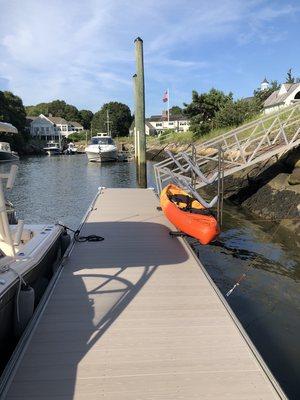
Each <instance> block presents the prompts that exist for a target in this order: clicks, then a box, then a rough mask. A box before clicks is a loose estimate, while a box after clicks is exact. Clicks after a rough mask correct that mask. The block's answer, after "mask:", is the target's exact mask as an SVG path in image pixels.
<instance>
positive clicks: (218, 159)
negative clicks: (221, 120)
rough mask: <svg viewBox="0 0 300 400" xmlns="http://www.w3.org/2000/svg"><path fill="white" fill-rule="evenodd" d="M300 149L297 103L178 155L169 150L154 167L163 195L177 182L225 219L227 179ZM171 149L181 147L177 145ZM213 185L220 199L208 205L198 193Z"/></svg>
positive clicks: (193, 146)
mask: <svg viewBox="0 0 300 400" xmlns="http://www.w3.org/2000/svg"><path fill="white" fill-rule="evenodd" d="M299 145H300V103H295V104H294V105H292V106H290V107H285V108H283V109H281V110H280V111H278V112H277V113H272V114H268V115H265V116H263V117H262V118H260V119H258V120H256V121H253V122H249V123H247V124H245V125H243V126H241V127H239V128H236V129H233V130H231V131H229V132H227V133H225V134H222V135H220V136H218V137H216V138H213V139H211V140H208V141H206V142H202V143H199V144H196V145H194V144H191V145H189V146H188V148H187V149H186V150H185V151H181V152H179V153H176V154H174V153H172V152H171V151H169V150H167V149H166V146H165V147H164V152H165V153H166V156H167V157H166V158H165V159H164V160H163V161H160V162H158V163H156V164H155V165H154V172H155V179H156V186H157V190H158V192H159V193H160V192H161V191H162V189H163V188H164V187H165V186H166V185H167V184H169V183H170V182H172V181H173V182H174V183H177V184H178V185H179V186H181V187H182V188H183V189H184V190H187V191H188V192H189V193H190V194H191V195H193V196H194V197H195V198H196V199H197V200H199V201H200V202H201V203H202V204H203V205H204V206H205V207H208V208H210V207H213V206H215V205H216V204H217V207H218V214H219V217H220V218H221V213H222V205H223V199H222V197H223V188H224V186H223V179H224V178H225V177H227V176H230V175H232V174H234V173H236V172H238V171H241V170H243V169H245V168H248V167H252V166H254V165H255V164H258V163H261V162H264V161H267V160H269V159H270V158H271V157H274V156H276V157H281V156H282V155H283V154H285V153H286V152H287V151H289V150H291V149H293V148H295V147H297V146H299ZM170 146H173V148H174V149H176V147H178V146H177V145H176V143H173V144H171V143H170ZM211 184H217V195H216V196H215V197H214V198H213V199H212V200H211V201H206V200H205V199H203V197H202V196H201V195H200V194H199V193H198V189H201V188H202V187H205V186H207V185H211Z"/></svg>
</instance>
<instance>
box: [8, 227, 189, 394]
mask: <svg viewBox="0 0 300 400" xmlns="http://www.w3.org/2000/svg"><path fill="white" fill-rule="evenodd" d="M81 234H82V235H87V234H88V235H90V234H96V235H101V236H103V237H104V238H105V240H104V241H103V242H93V243H89V242H85V243H77V244H76V245H75V247H74V250H73V252H72V253H71V256H70V258H69V261H68V262H67V263H66V265H65V267H64V271H63V274H62V276H61V277H60V280H59V282H58V284H57V286H56V288H55V291H54V293H53V296H52V298H51V299H50V302H49V304H48V306H47V309H46V311H45V314H44V315H43V318H42V321H41V323H40V326H39V327H38V329H37V332H36V334H35V336H34V338H33V341H32V344H31V346H29V348H28V352H27V355H26V356H28V357H26V358H25V365H21V369H20V371H19V373H18V374H17V377H16V378H17V384H16V385H14V384H13V385H12V387H11V392H10V395H11V396H12V397H13V396H14V395H16V394H17V393H21V392H22V396H23V397H22V398H24V399H30V398H33V397H34V396H37V397H38V398H40V399H50V398H52V397H55V396H62V397H63V398H64V399H73V398H74V397H75V388H76V393H77V389H78V386H80V384H81V383H80V379H79V380H78V376H79V375H80V377H84V378H89V376H86V375H85V372H84V371H83V370H84V369H85V366H86V365H89V367H88V368H91V371H92V372H91V375H92V376H93V378H91V379H92V381H91V382H93V384H95V386H94V388H93V389H91V390H92V391H93V390H95V391H96V387H100V386H101V382H102V378H103V376H104V375H105V372H104V375H102V371H101V366H103V359H102V356H103V354H104V357H105V352H107V351H110V348H109V344H108V343H109V341H110V340H113V341H114V343H115V344H117V346H118V345H119V343H118V342H116V340H118V339H116V338H115V337H114V336H112V339H110V337H109V340H107V335H109V334H110V329H114V331H113V332H114V333H113V335H115V334H116V328H118V329H117V331H118V330H119V329H120V330H121V332H124V335H128V332H129V331H128V329H127V328H128V327H129V328H130V323H131V322H130V320H126V318H122V321H121V320H120V324H119V317H120V316H121V314H122V313H123V312H124V310H126V308H127V307H128V305H129V304H130V303H131V302H132V301H133V300H134V299H135V297H136V296H137V295H138V294H139V293H140V291H141V290H142V289H143V288H144V287H145V286H146V285H147V283H149V280H150V279H151V278H152V277H153V275H154V273H155V272H156V271H157V270H158V269H162V268H168V270H169V271H170V268H171V270H172V269H173V268H176V265H179V264H181V263H183V262H184V261H186V260H187V258H188V254H187V253H186V250H185V249H184V247H183V246H182V244H181V243H180V240H178V239H177V238H171V237H170V236H169V229H168V228H167V227H166V226H165V225H163V224H159V223H154V222H147V221H141V222H131V221H120V222H99V223H97V222H95V223H87V224H86V225H85V228H84V230H83V232H82V233H81ZM151 290H152V289H151ZM152 293H153V291H152ZM153 296H155V295H153ZM150 302H151V296H149V303H150ZM158 312H159V311H158ZM114 324H118V325H116V327H114ZM118 332H119V331H118ZM118 332H117V337H119V338H121V337H122V335H121V336H118ZM104 334H105V336H106V338H105V342H104V345H102V341H103V336H104ZM120 340H122V339H120ZM36 346H37V347H36ZM37 348H38V349H39V352H38V355H36V354H37ZM94 349H96V350H97V351H96V353H95V352H93V350H94ZM128 351H129V350H128ZM32 353H33V357H32ZM90 360H92V362H91V361H90ZM104 361H106V362H107V359H106V360H104ZM97 364H99V365H98V366H97ZM93 368H94V370H93ZM111 368H113V366H112V367H111ZM79 370H80V371H79ZM28 374H36V376H37V379H38V380H40V381H43V382H44V384H43V386H42V390H41V385H32V386H30V387H29V386H27V385H26V379H27V378H28ZM82 374H83V375H82ZM98 374H99V375H98ZM101 376H102V377H101ZM26 377H27V378H26ZM95 378H96V379H95ZM84 395H85V397H86V398H96V397H97V395H96V394H95V392H93V393H84ZM9 398H10V397H9V396H8V399H9Z"/></svg>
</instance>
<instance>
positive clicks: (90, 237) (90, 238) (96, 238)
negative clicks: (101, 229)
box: [57, 224, 104, 243]
mask: <svg viewBox="0 0 300 400" xmlns="http://www.w3.org/2000/svg"><path fill="white" fill-rule="evenodd" d="M57 225H59V226H62V227H63V228H65V229H67V230H69V231H71V232H73V233H74V240H75V242H79V243H82V242H102V241H103V240H104V237H102V236H98V235H88V236H79V234H80V230H79V229H77V230H76V231H74V229H71V228H70V227H69V226H66V225H63V224H57Z"/></svg>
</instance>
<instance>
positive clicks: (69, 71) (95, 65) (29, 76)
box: [0, 0, 295, 110]
mask: <svg viewBox="0 0 300 400" xmlns="http://www.w3.org/2000/svg"><path fill="white" fill-rule="evenodd" d="M0 4H1V12H2V15H1V17H2V18H1V19H2V21H1V25H0V57H1V58H0V59H1V63H0V83H1V82H5V85H6V86H9V88H10V89H11V90H12V91H14V92H16V93H17V94H19V95H20V96H21V97H22V98H23V99H24V102H25V104H34V103H37V102H41V101H49V100H51V99H54V98H62V99H65V100H67V101H69V102H70V103H73V104H75V105H77V106H78V107H84V108H87V107H90V108H92V109H93V110H96V109H98V108H99V107H100V106H101V104H102V103H103V102H104V101H107V100H109V99H114V100H117V99H119V100H120V101H124V102H127V103H129V104H130V103H131V98H132V90H131V77H132V74H133V73H134V49H133V40H134V38H135V37H137V36H139V35H140V36H141V37H143V39H144V42H145V64H146V67H147V71H146V75H147V76H146V77H147V85H148V88H149V93H150V94H151V93H153V92H154V91H155V90H157V89H158V88H159V90H161V88H162V87H163V86H166V85H169V84H172V83H173V84H174V86H175V83H176V82H178V80H181V81H182V82H184V80H185V79H190V75H191V74H193V73H195V76H196V75H197V73H196V72H197V71H198V72H199V71H200V70H202V71H203V70H205V69H208V68H211V61H210V60H209V59H208V57H207V56H206V53H205V52H202V51H201V46H202V45H203V44H205V43H209V42H210V43H213V42H216V41H218V40H223V39H224V38H225V37H231V38H232V40H235V41H238V42H239V43H240V44H243V45H244V44H247V43H249V42H251V41H253V40H254V39H259V40H261V41H262V42H264V41H267V40H270V37H271V38H272V39H273V40H281V39H282V37H284V32H278V31H277V30H276V29H275V28H274V27H273V26H271V27H269V26H268V23H269V22H270V21H273V20H275V19H278V18H280V17H284V16H287V15H291V14H293V13H295V7H293V6H289V5H288V4H286V5H285V6H284V7H283V6H282V5H281V7H276V6H275V5H274V2H272V1H271V0H251V1H243V0H211V1H210V2H209V3H208V2H207V0H190V1H189V2H186V1H184V0H173V1H171V0H161V1H160V2H159V3H158V2H154V1H152V0H151V1H150V0H139V1H138V0H131V1H130V2H129V1H124V0H123V1H122V0H110V1H109V0H86V1H85V2H82V1H79V0H65V1H63V0H51V1H46V0H40V1H36V0H10V1H9V2H8V1H6V0H2V1H1V0H0ZM7 82H8V83H7ZM174 82H175V83H174ZM174 91H175V89H174ZM177 92H178V95H180V90H178V91H177ZM182 101H183V100H182ZM148 103H149V101H148Z"/></svg>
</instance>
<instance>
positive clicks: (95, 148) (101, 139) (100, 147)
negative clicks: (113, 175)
mask: <svg viewBox="0 0 300 400" xmlns="http://www.w3.org/2000/svg"><path fill="white" fill-rule="evenodd" d="M85 152H86V155H87V157H88V160H89V161H92V162H104V161H116V160H117V159H118V151H117V146H116V145H115V142H114V141H113V139H112V137H111V136H110V135H108V134H107V133H98V134H97V136H93V137H92V138H91V141H90V143H89V145H88V146H87V147H86V148H85Z"/></svg>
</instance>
